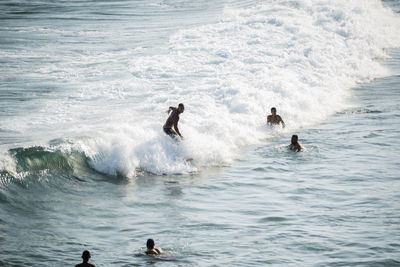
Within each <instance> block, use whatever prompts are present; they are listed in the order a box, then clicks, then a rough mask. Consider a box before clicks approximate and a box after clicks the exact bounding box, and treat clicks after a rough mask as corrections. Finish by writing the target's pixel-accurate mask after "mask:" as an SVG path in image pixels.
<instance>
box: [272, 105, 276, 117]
mask: <svg viewBox="0 0 400 267" xmlns="http://www.w3.org/2000/svg"><path fill="white" fill-rule="evenodd" d="M271 113H272V115H274V116H275V115H276V108H275V107H273V108H271Z"/></svg>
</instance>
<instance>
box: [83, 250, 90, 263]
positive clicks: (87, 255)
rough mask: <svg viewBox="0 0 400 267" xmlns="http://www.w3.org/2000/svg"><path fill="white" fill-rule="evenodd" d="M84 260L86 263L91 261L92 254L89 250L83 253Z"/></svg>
mask: <svg viewBox="0 0 400 267" xmlns="http://www.w3.org/2000/svg"><path fill="white" fill-rule="evenodd" d="M82 259H83V260H85V261H88V260H89V259H90V252H89V251H87V250H85V251H84V252H83V253H82Z"/></svg>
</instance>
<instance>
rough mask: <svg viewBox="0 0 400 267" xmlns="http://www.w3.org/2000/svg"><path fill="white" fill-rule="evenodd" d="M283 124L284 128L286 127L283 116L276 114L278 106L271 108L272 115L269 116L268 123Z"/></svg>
mask: <svg viewBox="0 0 400 267" xmlns="http://www.w3.org/2000/svg"><path fill="white" fill-rule="evenodd" d="M279 123H281V124H282V128H285V123H284V122H283V120H282V118H281V116H279V115H277V114H276V108H274V107H273V108H271V115H268V117H267V124H269V125H279Z"/></svg>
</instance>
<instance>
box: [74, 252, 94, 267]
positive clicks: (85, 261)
mask: <svg viewBox="0 0 400 267" xmlns="http://www.w3.org/2000/svg"><path fill="white" fill-rule="evenodd" d="M82 259H83V262H82V263H80V264H77V265H75V267H96V264H93V263H89V259H90V252H89V251H87V250H85V251H84V252H83V253H82Z"/></svg>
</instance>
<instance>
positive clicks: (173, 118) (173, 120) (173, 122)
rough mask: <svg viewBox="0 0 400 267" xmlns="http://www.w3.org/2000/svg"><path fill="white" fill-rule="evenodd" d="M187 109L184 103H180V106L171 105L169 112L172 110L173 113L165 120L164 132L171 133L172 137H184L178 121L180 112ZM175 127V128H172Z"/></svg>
mask: <svg viewBox="0 0 400 267" xmlns="http://www.w3.org/2000/svg"><path fill="white" fill-rule="evenodd" d="M184 110H185V107H184V106H183V104H182V103H181V104H179V105H178V108H175V107H169V109H168V110H167V113H168V114H169V113H170V112H171V111H172V112H171V115H169V117H168V119H167V121H166V122H165V124H164V126H163V129H164V133H166V134H167V135H169V136H170V137H175V136H177V135H179V137H180V138H181V139H183V136H182V135H181V133H180V132H179V129H178V121H179V114H181V113H183V111H184ZM172 128H174V129H172Z"/></svg>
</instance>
